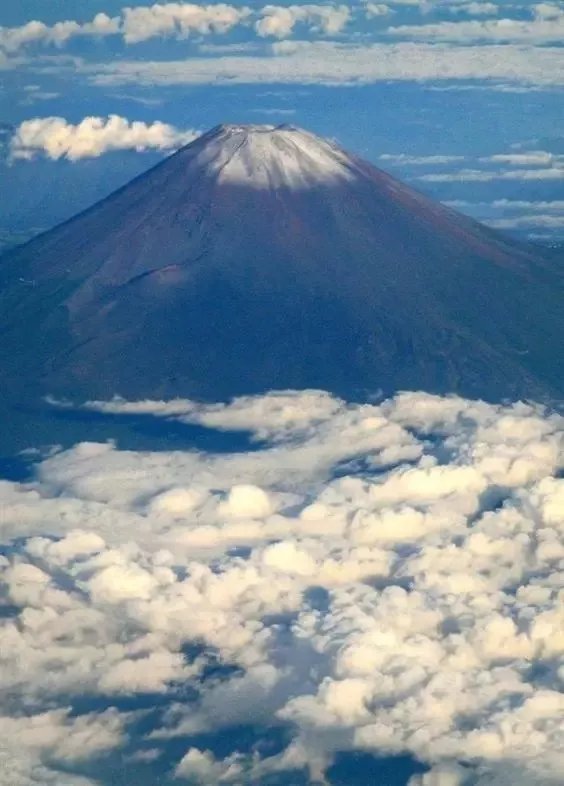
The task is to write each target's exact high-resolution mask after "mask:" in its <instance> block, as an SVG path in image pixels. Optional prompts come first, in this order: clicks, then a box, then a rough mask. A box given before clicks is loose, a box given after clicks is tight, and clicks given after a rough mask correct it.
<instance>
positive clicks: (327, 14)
mask: <svg viewBox="0 0 564 786" xmlns="http://www.w3.org/2000/svg"><path fill="white" fill-rule="evenodd" d="M260 13H261V18H260V19H259V20H258V21H257V22H256V23H255V30H256V32H257V34H258V35H259V36H261V37H267V36H273V37H275V38H287V37H288V36H290V35H291V34H292V32H293V30H294V27H295V26H296V24H297V23H298V22H305V23H308V24H309V26H310V29H311V30H312V31H313V32H321V33H324V34H327V35H335V34H336V33H340V32H341V30H342V29H343V28H344V27H345V25H346V24H347V22H348V21H349V19H350V17H351V10H350V8H349V7H348V6H346V5H339V6H329V5H290V6H278V5H267V6H265V7H264V8H263V9H262V10H261V12H260Z"/></svg>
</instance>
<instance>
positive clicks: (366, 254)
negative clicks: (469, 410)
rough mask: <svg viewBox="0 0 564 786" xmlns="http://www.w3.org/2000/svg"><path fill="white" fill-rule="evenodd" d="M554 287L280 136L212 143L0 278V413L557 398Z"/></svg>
mask: <svg viewBox="0 0 564 786" xmlns="http://www.w3.org/2000/svg"><path fill="white" fill-rule="evenodd" d="M563 304H564V299H563V286H562V275H561V268H560V267H559V266H558V265H557V264H556V263H555V262H554V261H551V259H550V257H549V256H547V255H545V254H543V253H542V251H541V250H536V249H535V248H533V247H532V246H525V245H519V244H517V243H516V242H513V241H511V240H509V239H506V238H504V237H503V236H502V235H500V234H497V233H495V232H493V231H491V230H489V229H487V228H485V227H484V226H482V225H480V224H478V223H476V222H475V221H473V220H471V219H469V218H466V217H464V216H462V215H460V214H458V213H456V212H454V211H452V210H449V209H447V208H445V207H443V206H441V205H440V204H436V203H434V202H432V201H431V200H429V199H427V198H426V197H424V196H422V195H421V194H419V193H417V192H416V191H414V190H412V189H410V188H408V187H407V186H405V185H403V184H402V183H400V182H398V181H397V180H395V179H394V178H392V177H391V176H389V175H388V174H386V173H384V172H382V171H380V170H378V169H376V168H375V167H373V166H372V165H371V164H369V163H367V162H365V161H363V160H360V159H359V158H357V157H355V156H353V155H349V154H348V153H346V152H345V151H343V150H342V149H340V148H339V147H338V146H336V145H335V144H333V143H331V142H328V141H326V140H323V139H320V138H318V137H316V136H314V135H312V134H310V133H308V132H306V131H303V130H301V129H298V128H294V127H291V126H278V127H273V126H239V125H223V126H219V127H217V128H214V129H212V130H211V131H210V132H208V133H206V134H204V135H203V136H201V137H200V138H199V139H197V140H196V141H194V142H192V143H191V144H190V145H188V146H186V147H184V148H182V149H181V150H179V151H178V152H177V153H175V154H174V155H172V156H171V157H169V158H167V159H166V160H165V161H163V162H161V163H160V164H158V165H157V166H155V167H154V168H153V169H151V170H150V171H148V172H146V173H145V174H143V175H141V176H140V177H137V178H136V179H135V180H133V181H132V182H130V183H129V184H128V185H126V186H125V187H123V188H121V189H120V190H119V191H116V192H115V193H113V194H112V195H111V196H109V197H108V198H107V199H104V200H103V201H101V202H99V203H97V204H96V205H94V206H93V207H91V208H90V209H89V210H87V211H85V212H83V213H81V214H80V215H78V216H76V217H75V218H73V219H71V220H70V221H68V222H66V223H64V224H62V225H61V226H58V227H56V228H55V229H53V230H51V231H49V232H47V233H45V234H43V235H40V236H39V237H37V238H35V239H34V240H32V241H31V242H29V243H27V244H26V245H24V246H22V247H20V248H17V249H15V250H13V251H11V252H10V253H8V254H7V255H5V256H4V257H3V258H2V260H1V261H0V330H1V335H2V341H1V342H0V368H1V369H2V379H3V394H2V395H3V397H4V398H5V399H10V400H16V401H21V400H23V399H30V398H32V397H35V396H38V395H44V394H46V393H51V394H53V395H56V396H72V397H76V398H93V397H96V398H100V397H105V398H107V397H110V396H113V395H114V394H120V395H122V396H125V397H127V398H140V397H152V398H161V397H171V396H178V395H179V396H189V397H198V398H204V399H220V398H225V397H228V396H232V395H236V394H242V393H251V392H256V391H261V390H265V389H272V388H303V387H320V388H325V389H329V390H332V391H335V392H337V393H339V394H345V395H349V396H363V395H365V394H366V393H368V392H370V391H372V392H374V391H378V390H380V391H383V392H385V393H387V392H391V391H393V390H397V389H407V388H416V389H424V390H428V391H432V392H440V393H444V392H456V393H460V394H463V395H465V396H478V397H484V398H487V399H493V400H497V399H501V398H503V397H513V398H515V397H532V398H539V399H544V400H546V399H558V398H561V397H562V396H563V394H564V367H563V353H562V346H563V344H564V308H563Z"/></svg>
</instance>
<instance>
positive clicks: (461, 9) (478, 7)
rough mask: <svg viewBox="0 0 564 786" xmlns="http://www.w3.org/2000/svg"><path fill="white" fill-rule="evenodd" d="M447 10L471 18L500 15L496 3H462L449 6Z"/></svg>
mask: <svg viewBox="0 0 564 786" xmlns="http://www.w3.org/2000/svg"><path fill="white" fill-rule="evenodd" d="M447 10H448V11H450V12H451V13H454V14H459V13H464V14H469V15H470V16H495V15H496V14H498V13H499V6H498V5H496V4H495V3H482V2H473V3H461V4H460V5H452V6H448V7H447Z"/></svg>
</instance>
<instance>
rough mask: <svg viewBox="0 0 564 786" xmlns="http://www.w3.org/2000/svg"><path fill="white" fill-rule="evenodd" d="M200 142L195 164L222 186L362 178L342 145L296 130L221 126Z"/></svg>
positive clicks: (299, 185) (290, 184) (266, 186)
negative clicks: (335, 144) (340, 146)
mask: <svg viewBox="0 0 564 786" xmlns="http://www.w3.org/2000/svg"><path fill="white" fill-rule="evenodd" d="M198 142H200V143H201V144H200V145H198ZM198 142H197V143H196V146H197V147H198V148H199V150H198V151H197V154H196V156H195V158H194V159H193V165H194V166H195V167H197V168H200V167H204V168H205V169H206V170H207V173H208V174H212V175H213V176H214V177H215V178H216V179H217V182H218V183H222V184H225V183H228V184H235V185H244V186H246V187H251V188H257V189H271V188H282V187H284V188H291V189H305V188H311V187H312V186H316V185H320V184H327V183H332V182H335V181H343V180H352V179H354V178H355V177H356V176H357V174H358V173H356V172H355V170H356V166H355V163H354V161H353V160H352V159H351V158H349V157H348V156H347V155H346V153H344V152H343V151H342V150H339V148H338V147H336V146H334V145H332V144H331V143H330V142H327V141H325V140H322V139H319V137H316V136H315V135H313V134H310V133H308V132H307V131H303V130H302V129H299V128H295V127H293V126H287V125H283V126H271V125H244V126H239V125H230V126H219V127H218V128H217V129H214V130H213V131H212V132H210V133H209V134H205V135H204V136H203V137H201V138H200V140H198Z"/></svg>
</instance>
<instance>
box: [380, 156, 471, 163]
mask: <svg viewBox="0 0 564 786" xmlns="http://www.w3.org/2000/svg"><path fill="white" fill-rule="evenodd" d="M465 158H466V156H447V155H436V156H410V155H408V154H406V153H383V154H382V155H381V156H379V159H380V161H384V162H385V163H386V164H393V165H400V166H437V165H439V164H453V163H455V162H459V161H464V159H465Z"/></svg>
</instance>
